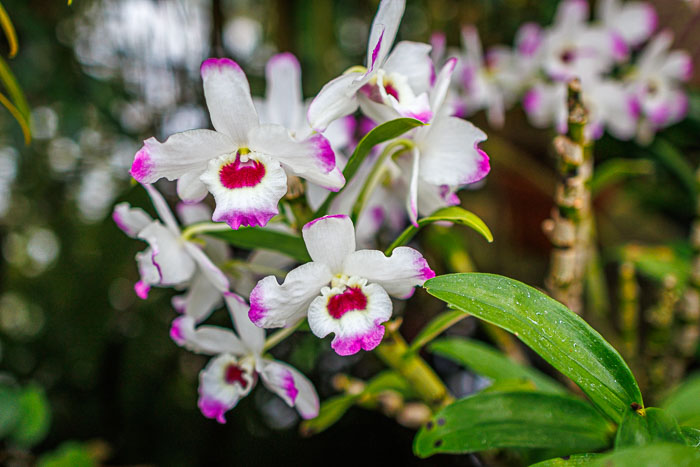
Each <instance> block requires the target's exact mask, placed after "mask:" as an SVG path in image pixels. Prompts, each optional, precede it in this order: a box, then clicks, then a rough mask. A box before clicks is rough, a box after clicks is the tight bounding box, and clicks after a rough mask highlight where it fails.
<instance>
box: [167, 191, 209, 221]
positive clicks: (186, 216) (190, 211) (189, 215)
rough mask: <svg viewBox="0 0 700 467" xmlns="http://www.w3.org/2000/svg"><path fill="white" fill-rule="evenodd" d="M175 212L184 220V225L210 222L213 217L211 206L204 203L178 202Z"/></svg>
mask: <svg viewBox="0 0 700 467" xmlns="http://www.w3.org/2000/svg"><path fill="white" fill-rule="evenodd" d="M205 189H206V187H205ZM175 212H177V217H178V218H180V220H181V221H182V225H192V224H197V223H199V222H208V221H209V220H210V219H211V208H210V207H209V206H207V205H206V204H204V203H178V205H177V206H175Z"/></svg>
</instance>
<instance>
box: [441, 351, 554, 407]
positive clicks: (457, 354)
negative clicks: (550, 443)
mask: <svg viewBox="0 0 700 467" xmlns="http://www.w3.org/2000/svg"><path fill="white" fill-rule="evenodd" d="M429 350H430V351H431V352H433V353H436V354H438V355H440V356H442V357H445V358H449V359H450V360H453V361H455V362H457V363H459V364H462V365H464V366H466V367H468V368H471V369H472V370H473V371H475V372H476V373H478V374H480V375H482V376H486V377H487V378H490V379H491V380H493V381H494V382H499V381H505V380H512V379H519V380H526V381H532V382H533V383H534V384H535V386H536V387H537V389H539V390H540V391H542V392H550V393H555V394H563V393H566V389H565V388H564V387H563V386H561V385H560V384H559V383H557V382H556V381H555V380H553V379H551V378H550V377H549V376H546V375H544V374H542V373H540V372H539V371H537V370H535V369H534V368H529V367H526V366H522V365H520V364H518V363H516V362H514V361H512V360H510V359H509V358H508V357H506V356H505V355H503V354H502V353H500V352H499V351H497V350H496V349H494V348H493V347H491V346H489V345H486V344H484V343H482V342H479V341H475V340H471V339H463V338H459V337H453V338H447V339H440V340H438V341H435V342H433V343H432V344H430V347H429Z"/></svg>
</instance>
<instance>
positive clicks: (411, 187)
mask: <svg viewBox="0 0 700 467" xmlns="http://www.w3.org/2000/svg"><path fill="white" fill-rule="evenodd" d="M411 155H412V158H411V161H412V162H411V175H410V177H409V181H408V197H407V198H406V211H407V212H408V219H409V220H410V221H411V224H413V225H414V226H415V227H418V171H419V164H420V152H419V151H418V148H413V150H412V154H411Z"/></svg>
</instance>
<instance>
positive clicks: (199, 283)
mask: <svg viewBox="0 0 700 467" xmlns="http://www.w3.org/2000/svg"><path fill="white" fill-rule="evenodd" d="M220 303H221V292H220V291H218V290H216V288H215V287H214V286H213V285H212V283H211V281H210V280H209V279H207V277H206V276H205V275H204V274H202V273H201V272H196V273H195V274H194V277H193V278H192V282H191V284H190V286H189V288H188V289H187V293H186V294H185V295H178V296H176V297H173V306H175V308H176V309H177V311H178V312H179V313H183V314H185V315H187V316H190V317H192V318H193V319H194V320H195V322H197V323H200V322H202V321H204V320H205V319H207V318H208V317H209V315H211V313H212V311H214V310H215V309H217V308H218V307H219V305H220Z"/></svg>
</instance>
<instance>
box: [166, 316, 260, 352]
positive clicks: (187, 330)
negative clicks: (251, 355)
mask: <svg viewBox="0 0 700 467" xmlns="http://www.w3.org/2000/svg"><path fill="white" fill-rule="evenodd" d="M195 325H196V322H195V318H194V317H192V316H187V315H185V316H179V317H177V318H175V319H174V320H173V322H172V324H171V325H170V337H171V338H172V340H173V341H175V343H176V344H177V345H179V346H181V347H184V348H186V349H187V350H190V351H192V352H195V353H200V354H204V355H219V354H223V353H230V354H232V355H246V354H247V353H248V349H247V348H246V346H245V344H244V343H243V342H242V341H241V340H240V339H239V338H238V336H236V335H235V334H234V333H233V332H232V331H230V330H228V329H225V328H222V327H219V326H209V325H204V326H197V327H195Z"/></svg>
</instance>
